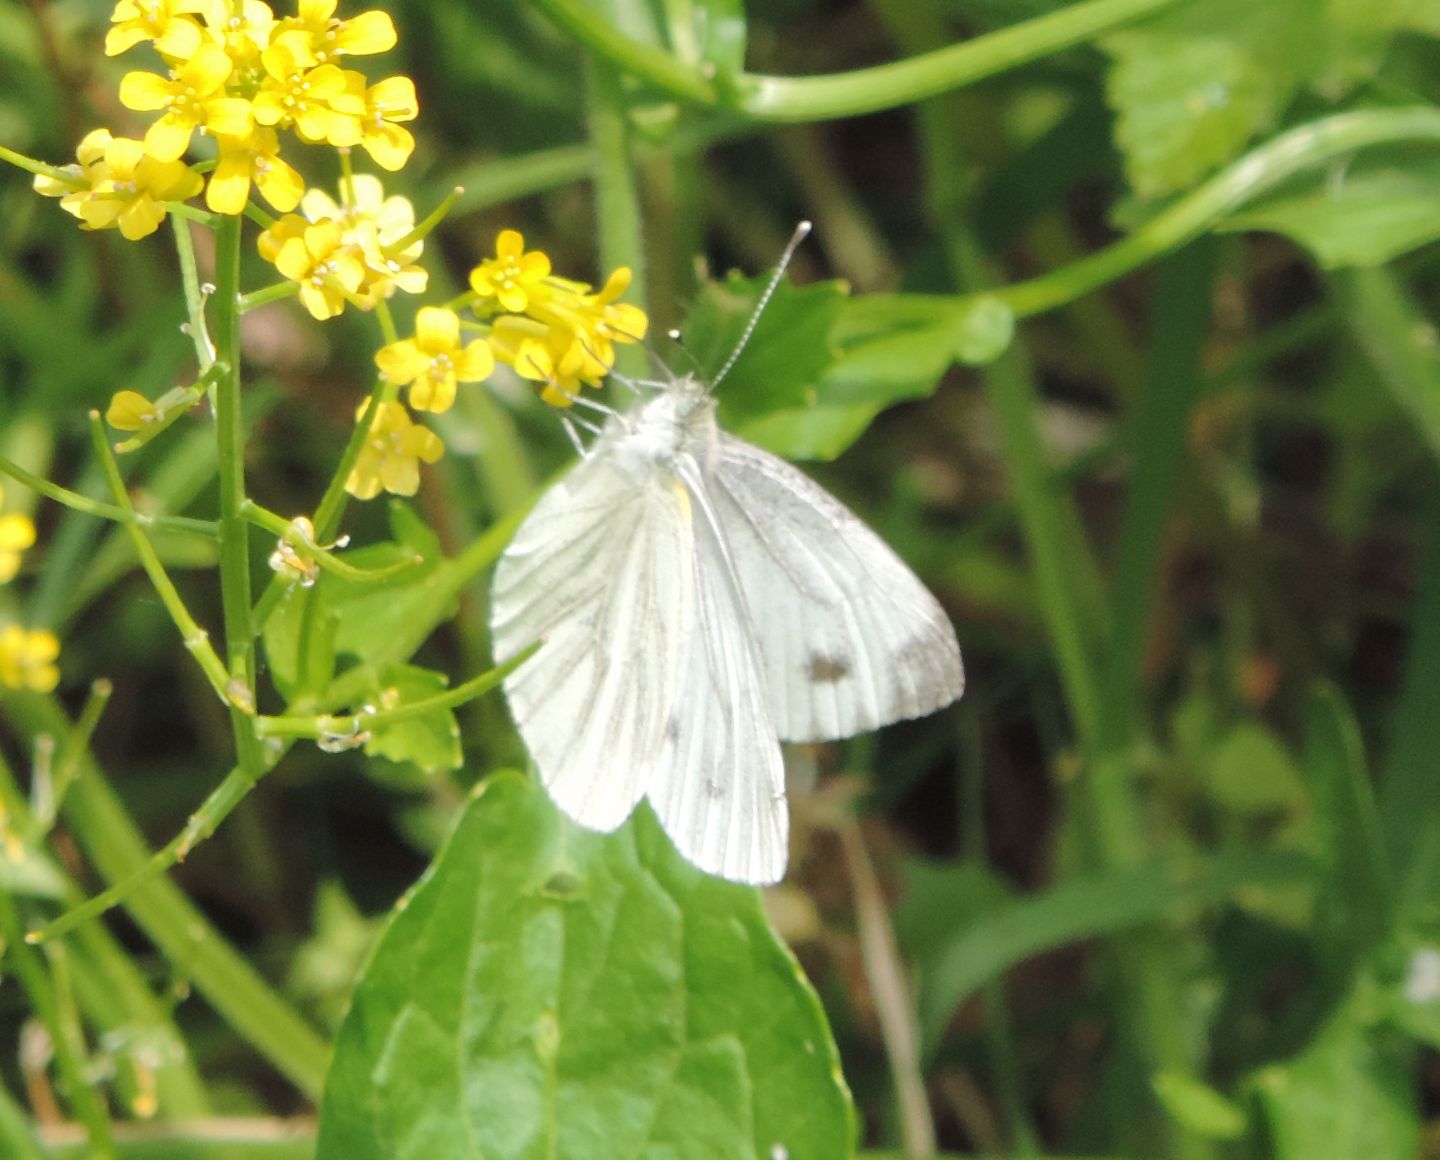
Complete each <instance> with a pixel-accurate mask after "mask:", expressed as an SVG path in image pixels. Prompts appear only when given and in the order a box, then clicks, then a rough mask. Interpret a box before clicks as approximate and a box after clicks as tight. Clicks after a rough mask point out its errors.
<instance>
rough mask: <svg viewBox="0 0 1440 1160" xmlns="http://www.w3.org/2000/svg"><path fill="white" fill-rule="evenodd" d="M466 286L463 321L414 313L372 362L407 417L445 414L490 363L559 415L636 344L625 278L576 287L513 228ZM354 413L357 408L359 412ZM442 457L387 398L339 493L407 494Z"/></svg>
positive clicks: (433, 312) (639, 323) (638, 326)
mask: <svg viewBox="0 0 1440 1160" xmlns="http://www.w3.org/2000/svg"><path fill="white" fill-rule="evenodd" d="M469 281H470V293H469V294H467V295H466V296H465V297H464V298H463V299H462V300H461V301H460V303H457V305H458V306H465V307H469V309H470V311H471V313H472V317H471V318H469V319H465V320H462V319H461V317H460V315H459V314H458V313H457V311H456V310H454V309H451V308H449V307H430V306H427V307H424V308H422V309H421V310H420V312H419V313H418V314H417V315H416V319H415V333H414V335H413V336H412V337H410V338H405V339H401V340H400V341H398V342H392V343H390V344H389V345H388V346H385V347H382V348H381V350H380V351H379V352H378V353H377V354H376V355H375V364H376V365H377V366H378V367H379V368H380V374H381V376H382V377H383V379H384V380H385V382H386V383H387V384H389V386H390V387H391V388H393V389H396V390H398V389H399V388H405V389H406V391H407V398H408V401H409V404H410V406H411V407H413V408H414V409H415V410H417V411H431V412H437V413H438V412H442V411H448V410H449V409H450V407H451V405H452V404H453V403H454V402H455V392H456V387H457V384H459V383H475V382H480V381H481V380H482V379H485V378H488V377H489V375H490V373H491V372H492V371H493V370H494V369H495V365H496V363H497V362H499V363H504V364H505V365H507V366H509V367H511V368H512V369H513V370H514V371H515V373H516V374H518V375H519V376H520V377H521V378H525V379H529V380H531V381H532V382H535V383H539V384H542V386H541V391H540V397H541V398H542V399H544V400H545V402H547V403H549V404H550V405H551V406H554V407H568V406H570V405H571V404H572V403H574V401H575V399H576V397H577V396H578V395H579V394H580V392H581V390H582V389H583V388H585V387H598V386H599V385H600V383H601V381H602V380H603V379H604V377H605V376H606V375H607V374H609V372H610V370H611V368H612V367H613V366H614V365H615V344H616V343H623V342H639V341H640V340H641V339H642V338H644V337H645V329H646V325H647V319H646V317H645V312H644V311H643V310H641V309H640V308H639V307H638V306H631V305H629V304H628V303H624V302H620V301H618V299H619V297H620V295H621V294H623V293H624V292H625V289H626V288H627V287H628V286H629V285H630V271H629V270H627V269H625V268H623V267H622V268H621V269H619V270H616V271H615V273H613V274H612V275H611V276H610V278H609V279H608V280H607V281H606V283H605V285H604V287H603V288H601V290H600V291H599V292H598V293H597V292H595V291H594V290H593V288H592V287H590V286H588V285H587V284H585V283H584V282H576V281H573V280H572V279H569V278H561V277H558V276H556V275H555V274H553V273H552V272H551V264H550V259H549V257H548V256H547V255H546V254H544V253H542V252H541V251H539V250H529V251H527V250H526V249H525V239H524V238H523V237H522V236H521V235H520V234H519V233H518V232H516V231H515V230H503V231H502V232H501V233H500V236H499V237H498V238H497V239H496V243H495V256H494V257H493V258H487V259H486V260H485V261H483V262H481V263H480V264H479V265H478V266H476V267H475V268H474V269H473V270H471V271H470V279H469ZM304 294H305V291H304V290H303V289H302V290H301V295H302V298H303V297H304ZM466 329H468V330H470V331H472V332H473V334H474V337H472V338H470V339H469V340H468V341H467V340H465V339H464V338H462V331H463V330H466ZM364 413H365V408H364V407H362V408H361V409H360V412H359V414H360V415H362V416H363V415H364ZM443 451H444V447H443V445H442V444H441V442H440V439H439V437H438V436H437V435H435V434H434V433H433V432H431V431H429V430H427V429H426V428H424V427H421V426H419V425H417V424H416V423H415V422H414V421H413V420H412V419H411V417H410V414H409V412H408V411H407V410H406V409H405V406H404V405H403V404H401V403H399V402H397V401H395V400H394V399H391V398H387V399H386V400H385V401H383V402H382V403H381V404H380V410H379V411H377V413H376V416H375V420H374V423H373V425H372V427H371V429H370V433H369V438H368V439H367V441H366V443H365V446H364V448H363V449H362V451H361V453H360V457H359V459H358V460H357V461H356V464H355V467H354V469H353V470H352V471H351V473H350V477H349V479H348V480H347V482H346V485H345V486H346V490H348V491H349V492H350V494H351V495H355V496H358V497H360V498H361V499H370V498H371V497H373V496H376V495H378V494H379V493H380V492H381V491H382V490H383V491H389V492H394V493H396V494H399V495H413V494H414V492H415V489H416V488H417V487H418V486H419V483H420V475H419V464H420V461H421V460H423V461H424V462H426V463H434V462H435V461H436V460H437V459H439V457H440V455H441V454H442V453H443Z"/></svg>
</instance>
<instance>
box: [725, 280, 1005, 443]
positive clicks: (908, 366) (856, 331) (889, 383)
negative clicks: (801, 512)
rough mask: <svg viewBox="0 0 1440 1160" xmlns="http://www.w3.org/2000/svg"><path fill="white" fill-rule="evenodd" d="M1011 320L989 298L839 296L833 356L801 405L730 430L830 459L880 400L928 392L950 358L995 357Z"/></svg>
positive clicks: (893, 400) (886, 401)
mask: <svg viewBox="0 0 1440 1160" xmlns="http://www.w3.org/2000/svg"><path fill="white" fill-rule="evenodd" d="M1014 325H1015V320H1014V315H1013V314H1012V313H1011V312H1010V310H1009V309H1008V308H1007V307H1006V306H1005V305H1004V304H1003V303H1001V302H999V300H997V299H994V298H990V297H982V298H980V299H978V300H971V299H965V298H955V297H944V296H940V295H924V294H869V295H865V296H863V297H860V298H847V299H844V300H843V302H842V303H841V305H840V309H839V311H838V312H837V314H836V316H835V318H834V325H833V326H832V328H831V329H830V331H829V342H830V343H832V344H833V349H834V351H835V357H834V358H833V360H832V361H831V362H830V363H829V365H828V366H827V367H826V368H825V369H824V371H823V373H822V374H821V375H820V376H819V377H818V378H817V379H816V380H815V381H814V382H813V383H812V384H811V385H810V388H809V390H808V392H807V394H806V398H805V402H804V404H803V405H800V406H796V407H788V408H783V409H775V410H772V411H770V412H768V413H761V414H759V415H757V416H755V417H753V418H750V419H748V420H747V419H744V418H741V419H740V420H739V421H738V422H737V423H736V425H735V426H733V427H732V428H731V429H732V430H734V431H735V433H736V434H737V435H740V436H741V437H742V438H745V439H748V440H750V441H751V442H752V443H757V444H759V445H760V446H761V447H766V448H768V449H769V450H771V451H773V452H775V453H776V454H777V455H783V456H785V457H786V458H787V459H834V458H835V457H836V456H837V455H839V454H840V453H841V452H842V451H844V450H845V449H846V448H847V447H849V446H850V444H851V443H853V442H854V441H855V440H856V439H858V438H859V437H860V435H861V434H863V433H864V431H865V429H866V428H867V427H869V425H870V423H871V421H872V420H873V419H874V418H875V416H876V415H878V414H879V413H880V412H881V411H882V410H884V409H885V408H886V407H888V406H890V405H891V404H893V403H897V402H900V401H902V400H905V399H918V398H924V397H926V396H928V395H931V394H933V393H934V391H935V388H936V386H937V385H938V384H939V382H940V380H941V378H942V376H943V375H944V374H945V372H946V371H947V370H948V369H949V368H950V366H951V364H952V363H955V362H957V361H958V362H968V363H978V362H985V361H988V360H990V359H993V358H998V357H999V356H1000V354H1001V353H1003V351H1004V349H1005V347H1006V346H1007V345H1008V344H1009V342H1010V339H1011V337H1012V336H1013V334H1014ZM742 362H743V359H742ZM721 393H722V395H723V393H724V392H723V391H722V392H721Z"/></svg>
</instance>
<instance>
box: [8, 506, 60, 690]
mask: <svg viewBox="0 0 1440 1160" xmlns="http://www.w3.org/2000/svg"><path fill="white" fill-rule="evenodd" d="M4 498H5V493H4V491H3V490H0V500H3V499H4ZM34 543H35V525H34V524H33V523H31V522H30V517H29V516H23V515H20V514H19V513H18V512H11V513H10V514H9V515H4V516H0V584H4V583H6V582H7V581H9V580H11V579H13V578H14V576H15V573H16V572H18V571H19V570H20V559H21V557H22V556H23V555H24V554H25V552H26V550H27V549H28V548H29V547H30V546H31V545H32V544H34ZM59 655H60V642H59V641H58V640H56V639H55V636H54V634H53V633H49V632H45V631H43V630H36V631H34V632H27V631H26V630H25V629H23V628H21V627H19V625H14V624H12V625H9V626H8V627H6V628H5V629H4V630H0V689H22V688H29V689H34V690H35V691H36V692H40V693H48V692H49V691H50V690H51V689H53V688H54V687H55V686H56V685H57V684H58V683H59V681H60V670H59V669H57V668H56V667H55V659H56V658H57V657H58V656H59Z"/></svg>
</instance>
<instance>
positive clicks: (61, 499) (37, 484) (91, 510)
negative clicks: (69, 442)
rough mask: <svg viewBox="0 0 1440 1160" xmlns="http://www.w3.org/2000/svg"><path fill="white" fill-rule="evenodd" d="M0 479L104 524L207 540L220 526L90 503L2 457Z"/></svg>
mask: <svg viewBox="0 0 1440 1160" xmlns="http://www.w3.org/2000/svg"><path fill="white" fill-rule="evenodd" d="M0 475H8V476H9V477H10V478H11V479H13V480H15V481H16V482H17V483H23V484H24V485H25V486H26V487H28V488H31V489H33V490H34V491H37V492H39V493H40V494H41V495H43V496H46V497H47V498H49V499H53V500H54V501H55V502H56V503H62V504H64V505H65V506H66V507H68V508H71V509H72V510H74V511H77V512H84V513H85V514H86V515H91V516H99V517H100V518H101V519H104V520H114V521H115V522H116V523H117V524H125V525H126V526H128V527H138V528H155V529H156V530H157V531H165V532H183V533H185V534H187V535H191V536H204V537H205V538H206V539H210V540H214V539H218V538H219V535H220V528H219V525H218V524H216V523H215V522H214V521H213V520H192V519H190V518H188V517H186V516H152V515H147V514H145V513H143V512H137V511H136V510H135V509H134V508H133V507H129V506H126V507H117V506H116V505H114V504H108V503H102V502H101V501H99V500H98V499H91V498H90V497H89V496H84V495H81V494H80V493H79V492H74V491H70V490H69V489H68V488H64V487H61V486H59V484H54V483H51V482H50V481H49V480H48V479H45V478H43V477H41V476H38V475H36V474H35V473H34V472H33V471H26V470H25V469H24V468H23V467H21V466H20V465H19V464H18V463H16V462H15V461H14V460H12V459H7V458H6V457H5V456H3V455H0Z"/></svg>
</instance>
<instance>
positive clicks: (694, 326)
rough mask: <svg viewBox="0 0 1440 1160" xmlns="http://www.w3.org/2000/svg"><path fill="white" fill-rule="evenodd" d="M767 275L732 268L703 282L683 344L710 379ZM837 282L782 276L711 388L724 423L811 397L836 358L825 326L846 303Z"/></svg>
mask: <svg viewBox="0 0 1440 1160" xmlns="http://www.w3.org/2000/svg"><path fill="white" fill-rule="evenodd" d="M769 281H770V279H769V276H768V275H767V276H765V277H760V278H742V277H740V276H739V275H736V274H732V275H730V277H728V278H726V279H725V280H724V281H723V282H711V283H709V284H707V285H706V286H705V288H704V289H703V290H701V292H700V295H699V297H698V298H697V299H696V302H695V306H694V308H693V309H692V310H691V312H690V314H689V316H688V317H687V318H686V320H685V325H684V327H683V330H684V335H685V346H686V349H687V350H688V351H689V352H690V355H691V357H692V358H693V359H694V360H695V362H696V364H697V365H698V366H699V367H700V368H701V369H702V372H703V377H705V378H706V379H713V377H714V376H715V375H717V374H718V373H719V372H720V369H721V368H722V367H723V366H724V364H725V362H726V360H728V359H729V357H730V354H731V352H732V351H734V349H735V347H736V345H737V344H738V343H739V342H740V338H741V335H742V334H743V333H744V331H745V326H746V324H747V323H748V322H749V321H750V318H751V317H752V315H753V314H754V313H755V306H756V304H757V303H758V302H759V299H760V295H761V294H762V293H763V292H764V290H765V287H766V285H767V284H768V283H769ZM845 299H846V290H845V287H844V286H843V284H842V283H839V282H816V283H812V284H811V285H809V286H798V287H797V286H792V285H791V284H790V283H789V282H784V281H782V282H781V283H780V284H779V285H778V286H777V287H776V288H775V294H774V295H773V296H772V297H771V299H770V302H769V304H768V305H767V306H766V307H765V310H764V312H763V313H762V314H761V315H760V320H759V322H758V323H757V324H756V326H755V330H754V333H753V334H751V336H750V340H749V342H748V343H747V344H746V346H745V350H744V352H743V353H742V354H741V355H740V358H739V360H738V361H737V362H736V363H735V365H734V367H732V368H731V370H730V373H729V374H728V375H726V377H725V380H724V382H723V383H721V384H720V385H719V387H718V389H717V390H716V393H715V398H716V402H717V404H718V406H719V416H720V421H721V423H722V424H723V425H724V426H725V427H726V428H727V429H728V430H731V431H738V430H739V429H740V428H741V426H743V424H744V423H745V422H746V421H747V420H749V419H753V418H756V417H758V416H761V415H767V414H769V413H770V412H772V411H778V410H783V409H785V408H789V407H796V406H800V405H810V404H813V403H814V402H815V384H816V383H818V382H819V380H820V378H821V376H822V375H823V374H824V373H825V371H826V369H827V368H828V367H829V366H830V364H831V363H832V362H833V361H834V358H835V349H834V346H833V344H832V341H831V338H830V331H831V330H832V328H833V327H834V325H835V321H836V319H837V318H838V317H839V316H840V311H841V309H842V307H843V306H844V303H845Z"/></svg>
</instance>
